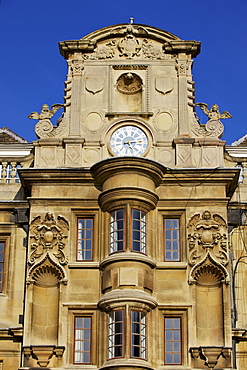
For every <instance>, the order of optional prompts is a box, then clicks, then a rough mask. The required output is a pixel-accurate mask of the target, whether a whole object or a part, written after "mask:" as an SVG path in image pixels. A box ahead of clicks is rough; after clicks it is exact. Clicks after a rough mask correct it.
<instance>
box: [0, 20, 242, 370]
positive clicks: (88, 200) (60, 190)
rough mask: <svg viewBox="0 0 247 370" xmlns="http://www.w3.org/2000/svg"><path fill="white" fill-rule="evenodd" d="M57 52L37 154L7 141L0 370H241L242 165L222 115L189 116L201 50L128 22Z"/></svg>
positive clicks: (1, 218) (2, 154) (0, 156)
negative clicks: (60, 62) (54, 86)
mask: <svg viewBox="0 0 247 370" xmlns="http://www.w3.org/2000/svg"><path fill="white" fill-rule="evenodd" d="M59 47H60V52H61V54H62V56H63V57H64V58H65V59H66V60H67V63H68V76H67V80H66V83H65V85H66V86H65V102H64V105H62V104H54V105H53V106H52V107H51V109H50V108H49V106H48V105H46V104H44V105H43V106H42V108H41V111H40V113H38V112H33V113H31V114H30V116H29V118H31V119H35V120H36V125H35V132H36V135H37V137H38V140H37V141H35V142H33V143H32V144H30V143H27V142H25V140H24V139H22V138H20V137H19V136H17V135H15V134H14V133H13V132H11V131H10V130H8V129H7V128H3V129H0V160H1V183H0V186H1V188H2V190H3V191H2V192H1V193H2V195H1V202H0V206H1V210H0V248H1V249H0V254H1V262H0V263H1V271H0V272H1V293H0V307H1V312H2V315H1V326H0V338H1V341H0V369H4V370H6V369H16V370H26V369H38V368H46V369H60V370H62V369H63V370H65V369H67V370H73V369H107V368H108V369H119V370H122V369H124V368H125V369H126V368H131V369H133V370H137V369H160V370H166V369H167V370H168V369H169V370H171V369H176V370H177V369H207V368H215V369H233V368H236V366H237V368H238V369H244V368H245V367H244V364H245V362H244V361H245V352H246V346H245V342H244V341H245V333H246V329H245V328H246V327H247V323H246V321H245V317H246V313H247V310H246V307H245V303H244V296H245V290H244V288H243V285H244V284H243V283H244V277H245V273H246V272H245V267H244V265H243V267H242V270H241V269H237V268H236V264H237V265H239V264H240V263H239V262H238V263H236V261H238V259H239V258H240V260H242V250H243V248H244V243H243V245H242V246H240V245H239V242H238V239H237V238H238V237H239V236H238V235H239V230H242V229H243V230H245V226H244V224H240V223H239V222H235V223H234V221H232V223H231V225H232V227H231V230H230V231H231V234H230V240H231V244H230V247H229V243H228V213H229V212H230V211H231V215H230V218H229V219H230V220H233V219H234V217H233V216H232V215H234V214H237V212H240V211H239V209H240V208H241V207H242V208H244V207H243V205H241V207H240V206H239V202H238V201H237V200H236V197H237V195H236V194H237V193H236V189H239V186H238V178H239V172H240V169H239V168H238V167H237V165H239V163H240V162H241V163H242V162H243V161H239V158H238V157H236V155H235V154H234V149H233V147H231V148H228V149H226V148H225V142H224V141H222V140H221V139H220V138H221V136H222V134H223V129H224V127H223V124H222V122H221V119H224V118H230V117H231V115H230V114H229V113H228V112H226V111H225V112H223V113H220V111H219V107H218V106H217V105H216V104H215V105H213V106H212V107H211V108H210V109H209V108H208V107H207V105H206V104H204V103H199V104H198V105H199V106H200V107H201V108H202V109H203V111H204V112H205V114H206V115H207V116H208V122H207V123H206V124H205V125H202V124H200V123H199V121H198V119H197V116H196V113H195V95H194V81H193V78H192V64H193V59H194V58H195V57H196V56H197V55H198V53H199V52H200V43H199V42H197V41H193V40H185V41H184V40H181V39H180V38H178V37H177V36H175V35H172V34H170V33H169V32H166V31H163V30H160V29H157V28H155V27H150V26H146V25H138V24H133V23H130V24H120V25H115V26H109V27H106V28H103V29H100V30H97V31H95V32H93V33H91V34H89V35H87V36H85V37H83V38H82V39H80V40H72V41H64V42H60V43H59ZM59 109H63V113H62V115H61V117H60V118H59V119H58V121H57V123H56V125H54V124H53V123H52V122H51V118H52V117H53V115H54V114H55V113H56V111H58V110H59ZM229 202H231V203H230V207H229ZM234 212H235V213H234ZM241 212H242V211H241ZM241 212H240V213H241ZM244 232H245V231H244ZM233 255H234V256H235V257H234V258H233ZM240 260H239V261H240ZM234 268H236V271H237V273H236V274H235V275H236V276H235V278H234V279H235V280H234V279H233V275H234V274H233V270H234ZM233 280H234V281H233ZM236 285H238V291H237V293H234V292H235V290H236V289H235V288H236ZM234 294H235V295H234ZM236 296H237V298H236ZM236 305H237V306H238V307H237V308H236ZM234 309H235V311H234ZM237 311H239V318H236V316H234V314H233V313H234V312H235V313H236V312H237ZM238 324H239V325H241V329H239V328H240V326H239V325H238Z"/></svg>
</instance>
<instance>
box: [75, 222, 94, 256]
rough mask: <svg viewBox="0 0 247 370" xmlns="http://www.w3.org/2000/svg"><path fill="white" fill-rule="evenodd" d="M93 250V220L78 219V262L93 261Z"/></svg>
mask: <svg viewBox="0 0 247 370" xmlns="http://www.w3.org/2000/svg"><path fill="white" fill-rule="evenodd" d="M92 248H93V219H91V218H79V219H78V236H77V261H91V260H92V257H93V256H92Z"/></svg>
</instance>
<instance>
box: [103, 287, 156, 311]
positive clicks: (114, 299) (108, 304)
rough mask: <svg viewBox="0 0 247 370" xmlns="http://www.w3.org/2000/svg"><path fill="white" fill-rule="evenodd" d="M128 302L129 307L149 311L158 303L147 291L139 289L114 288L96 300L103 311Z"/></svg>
mask: <svg viewBox="0 0 247 370" xmlns="http://www.w3.org/2000/svg"><path fill="white" fill-rule="evenodd" d="M127 303H128V304H129V305H130V306H131V307H135V308H138V309H142V310H146V311H147V312H148V311H151V310H153V309H154V308H155V307H157V305H158V303H157V302H156V300H155V299H154V298H153V297H152V296H151V295H150V294H148V293H146V292H143V291H142V290H139V289H114V290H112V291H111V292H107V293H105V294H104V295H103V296H102V297H101V298H100V300H99V302H98V307H99V308H100V309H101V310H102V311H105V312H109V311H111V310H112V309H113V308H117V307H119V306H123V305H126V304H127Z"/></svg>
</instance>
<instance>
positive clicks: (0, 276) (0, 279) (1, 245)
mask: <svg viewBox="0 0 247 370" xmlns="http://www.w3.org/2000/svg"><path fill="white" fill-rule="evenodd" d="M5 244H6V243H5V242H4V241H1V240H0V293H2V291H3V283H4V259H5V249H6V247H5Z"/></svg>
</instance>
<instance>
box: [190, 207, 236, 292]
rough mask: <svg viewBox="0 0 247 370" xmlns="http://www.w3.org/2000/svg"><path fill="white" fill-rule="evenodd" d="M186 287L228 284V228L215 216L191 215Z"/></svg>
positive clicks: (206, 213)
mask: <svg viewBox="0 0 247 370" xmlns="http://www.w3.org/2000/svg"><path fill="white" fill-rule="evenodd" d="M187 228H188V245H189V261H188V262H189V265H190V266H191V267H192V269H191V271H190V277H189V283H191V284H192V283H200V284H202V285H211V284H215V283H217V282H218V283H219V282H225V283H228V282H229V276H228V272H227V270H226V268H225V266H226V265H227V264H228V255H227V236H226V235H227V225H226V222H225V220H224V219H223V218H222V217H221V216H220V215H218V214H214V215H213V216H212V215H211V213H210V212H209V211H204V212H203V213H202V215H200V214H199V213H198V214H196V215H194V216H193V217H192V218H191V219H190V221H189V223H188V226H187Z"/></svg>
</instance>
